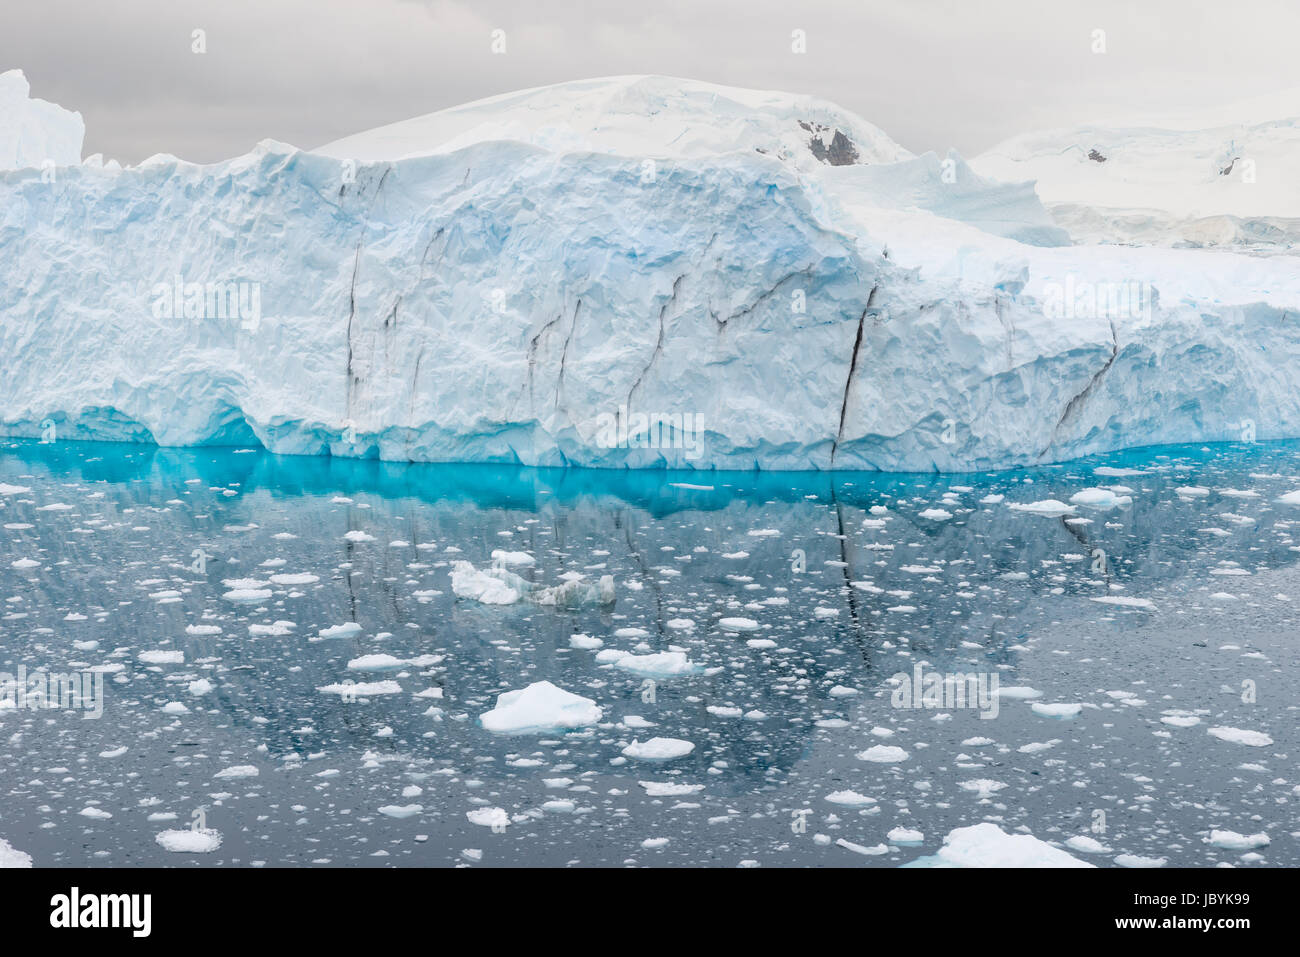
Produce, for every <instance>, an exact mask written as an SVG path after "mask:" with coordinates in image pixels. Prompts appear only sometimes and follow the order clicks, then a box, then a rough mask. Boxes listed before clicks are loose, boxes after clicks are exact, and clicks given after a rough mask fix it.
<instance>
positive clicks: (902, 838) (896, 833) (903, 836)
mask: <svg viewBox="0 0 1300 957" xmlns="http://www.w3.org/2000/svg"><path fill="white" fill-rule="evenodd" d="M885 840H887V841H888V842H889V843H890V844H901V845H911V844H920V843H921V842H922V841H924V840H925V835H924V834H923V833H922V832H920V831H918V830H915V829H913V828H910V827H896V828H893V829H892V830H891V831H890V832H889V833H888V834H886V835H885Z"/></svg>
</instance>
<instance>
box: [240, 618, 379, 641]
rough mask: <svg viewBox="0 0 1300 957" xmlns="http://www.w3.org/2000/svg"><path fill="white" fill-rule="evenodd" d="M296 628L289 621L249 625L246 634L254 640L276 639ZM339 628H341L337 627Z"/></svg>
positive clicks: (322, 636)
mask: <svg viewBox="0 0 1300 957" xmlns="http://www.w3.org/2000/svg"><path fill="white" fill-rule="evenodd" d="M297 627H298V626H297V625H296V624H294V623H293V622H291V621H277V622H275V623H274V624H271V625H256V624H254V625H249V626H248V633H249V634H250V635H252V636H253V637H255V638H258V637H268V638H278V637H281V636H283V635H287V634H289V632H291V631H293V630H294V629H295V628H297ZM339 627H343V626H339ZM326 630H329V629H326ZM360 630H361V626H360V625H357V631H360ZM318 637H320V638H324V637H325V635H324V633H322V634H321V635H319V636H318Z"/></svg>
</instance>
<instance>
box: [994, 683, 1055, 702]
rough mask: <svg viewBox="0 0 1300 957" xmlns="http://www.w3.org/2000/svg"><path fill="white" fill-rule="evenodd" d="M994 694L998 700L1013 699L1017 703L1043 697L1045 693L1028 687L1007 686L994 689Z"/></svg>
mask: <svg viewBox="0 0 1300 957" xmlns="http://www.w3.org/2000/svg"><path fill="white" fill-rule="evenodd" d="M993 694H994V696H996V697H998V698H1013V699H1015V700H1017V701H1027V700H1030V699H1032V698H1041V697H1042V696H1043V693H1042V692H1041V691H1039V690H1038V689H1037V688H1031V687H1029V686H1028V685H1007V686H1006V687H1005V688H996V689H994V691H993Z"/></svg>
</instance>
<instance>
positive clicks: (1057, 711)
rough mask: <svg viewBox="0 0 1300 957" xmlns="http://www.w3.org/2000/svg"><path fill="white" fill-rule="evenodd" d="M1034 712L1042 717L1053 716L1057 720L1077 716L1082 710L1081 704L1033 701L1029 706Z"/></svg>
mask: <svg viewBox="0 0 1300 957" xmlns="http://www.w3.org/2000/svg"><path fill="white" fill-rule="evenodd" d="M1029 708H1030V710H1032V711H1033V712H1034V714H1036V715H1039V716H1040V717H1044V718H1055V719H1056V720H1058V721H1065V720H1068V719H1070V718H1074V717H1077V716H1078V714H1079V712H1080V711H1082V710H1083V705H1081V704H1045V703H1043V702H1041V701H1035V702H1033V703H1032V704H1030V706H1029Z"/></svg>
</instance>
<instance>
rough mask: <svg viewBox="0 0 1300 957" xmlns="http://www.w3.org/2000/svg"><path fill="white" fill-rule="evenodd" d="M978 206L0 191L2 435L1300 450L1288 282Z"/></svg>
mask: <svg viewBox="0 0 1300 957" xmlns="http://www.w3.org/2000/svg"><path fill="white" fill-rule="evenodd" d="M949 174H951V175H953V176H955V177H956V181H955V183H954V184H953V185H954V187H955V188H954V189H953V190H952V191H950V192H945V184H946V183H947V178H946V177H947V176H948V175H949ZM973 175H974V174H972V173H971V172H970V171H969V169H968V168H967V167H965V165H964V164H962V163H960V162H953V163H949V164H941V163H940V161H939V160H938V159H937V158H936V157H934V156H932V155H927V156H926V157H919V158H915V159H905V160H903V161H900V163H898V164H897V165H896V167H889V166H878V167H863V166H853V165H849V166H844V167H839V168H826V169H824V170H816V169H813V170H809V169H808V168H800V167H799V166H792V165H791V164H789V163H783V162H782V161H781V160H780V159H779V158H776V157H773V156H769V155H764V154H762V153H761V152H758V151H737V152H733V153H728V154H722V155H712V156H711V155H701V156H687V157H677V158H674V159H670V160H661V161H660V162H658V163H654V164H650V165H649V166H647V164H646V163H645V162H643V160H642V159H640V158H638V157H632V156H625V155H609V154H603V153H593V152H587V151H577V152H564V151H561V152H556V151H554V150H549V149H546V148H544V147H540V146H538V145H535V144H528V143H523V142H518V141H509V140H490V141H483V142H476V143H471V144H469V145H466V146H464V147H461V148H456V149H449V150H445V151H442V152H439V153H437V154H436V155H426V156H415V157H411V158H406V159H400V160H394V161H376V162H369V163H355V162H352V161H348V160H345V159H340V158H338V157H336V156H335V157H331V156H324V155H319V154H315V153H309V152H303V151H299V150H296V149H294V148H292V147H288V146H285V145H283V144H277V143H272V142H267V143H264V144H262V145H261V146H259V148H258V149H257V150H255V151H254V152H252V153H250V154H248V155H246V156H242V157H238V158H236V159H234V160H231V161H228V162H225V163H219V164H214V165H210V166H196V165H192V164H187V163H184V162H181V161H179V160H175V159H174V158H169V157H155V158H154V159H153V160H151V161H147V162H146V163H144V164H142V165H141V166H139V167H134V168H129V169H125V170H117V169H108V168H100V167H97V166H94V165H90V164H87V165H81V166H69V167H60V168H59V169H58V171H57V176H56V177H54V178H53V180H52V181H49V178H48V177H42V176H41V171H40V170H36V169H19V170H13V171H8V172H0V432H5V433H8V434H15V435H32V436H35V435H46V436H47V437H57V438H59V439H65V438H72V439H76V438H101V439H115V440H128V441H152V442H157V443H160V444H163V445H199V444H244V443H250V444H251V443H254V442H257V443H261V444H262V445H264V446H265V447H266V448H268V449H270V450H271V451H274V452H280V453H291V454H322V453H327V454H332V455H342V456H358V457H367V456H369V457H379V458H382V459H385V460H396V461H401V460H414V461H460V462H511V463H521V464H526V465H566V464H567V465H583V466H601V467H638V468H640V467H645V468H653V467H682V468H724V469H751V468H763V469H830V468H834V469H885V470H895V471H906V470H933V469H939V470H944V471H963V470H982V469H991V468H1003V467H1010V466H1016V465H1025V464H1034V463H1039V462H1049V461H1060V460H1064V459H1068V458H1072V457H1076V456H1079V455H1084V454H1089V453H1093V452H1099V451H1106V450H1110V449H1115V448H1122V447H1135V446H1143V445H1150V444H1159V443H1167V442H1188V441H1215V440H1238V439H1242V438H1246V437H1257V438H1260V439H1264V438H1271V437H1290V436H1297V435H1300V399H1298V398H1297V394H1296V389H1295V387H1294V386H1293V383H1294V382H1296V381H1300V324H1297V322H1296V316H1297V313H1298V312H1300V278H1298V277H1300V268H1297V266H1300V261H1298V260H1296V259H1295V258H1292V257H1285V256H1279V257H1271V258H1267V259H1264V258H1252V257H1248V256H1242V255H1237V254H1233V253H1230V252H1225V251H1213V250H1205V251H1200V250H1170V249H1145V248H1129V247H1086V248H1085V247H1073V246H1059V245H1057V246H1052V245H1047V246H1035V245H1029V244H1027V242H1022V241H1017V240H1028V241H1032V242H1047V243H1051V242H1058V241H1059V237H1058V236H1056V235H1054V233H1053V230H1052V227H1051V226H1050V221H1048V220H1047V219H1046V218H1045V217H1044V216H1041V215H1040V214H1041V207H1039V206H1038V205H1037V202H1036V200H1035V199H1034V197H1033V196H1032V193H1031V192H1028V191H1027V190H1026V188H1023V187H1003V186H1001V185H997V186H995V187H992V188H985V186H983V185H981V184H980V183H979V182H978V181H977V180H972V179H969V177H973ZM900 197H902V200H901V201H900ZM891 203H892V205H891ZM1030 207H1032V209H1031V208H1030ZM1026 210H1028V212H1026ZM1034 210H1037V211H1038V212H1036V213H1035V212H1034ZM1031 214H1032V215H1031ZM1132 286H1139V287H1140V288H1141V295H1140V296H1139V300H1140V301H1139V302H1138V306H1139V308H1136V309H1125V308H1119V309H1115V308H1110V307H1104V308H1103V307H1101V306H1098V304H1097V303H1096V302H1095V301H1093V300H1091V299H1089V298H1088V296H1087V295H1086V294H1084V293H1082V292H1080V290H1093V291H1095V290H1098V289H1102V290H1105V289H1111V290H1113V289H1115V288H1117V287H1118V288H1121V289H1127V288H1129V287H1132ZM1103 298H1104V297H1103ZM1111 305H1112V306H1113V305H1114V304H1113V303H1112V304H1111ZM1120 305H1121V306H1122V305H1123V303H1121V304H1120ZM642 417H644V418H642ZM660 418H662V419H665V420H667V421H669V422H671V423H672V427H671V428H660V429H656V430H655V431H654V436H653V441H644V440H643V436H642V435H641V434H640V433H638V432H637V429H636V426H637V424H638V422H646V421H648V422H655V421H656V420H657V419H660ZM611 422H612V423H614V426H613V427H612V428H611ZM629 426H631V428H629ZM694 427H698V429H699V431H698V432H694V431H693V428H694ZM655 446H657V447H655Z"/></svg>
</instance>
